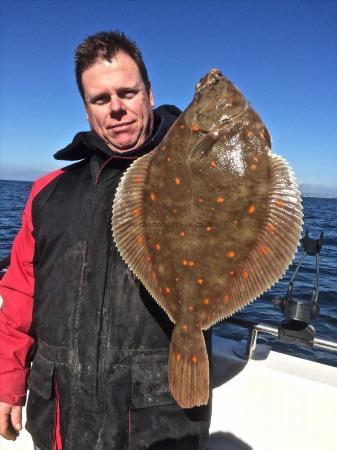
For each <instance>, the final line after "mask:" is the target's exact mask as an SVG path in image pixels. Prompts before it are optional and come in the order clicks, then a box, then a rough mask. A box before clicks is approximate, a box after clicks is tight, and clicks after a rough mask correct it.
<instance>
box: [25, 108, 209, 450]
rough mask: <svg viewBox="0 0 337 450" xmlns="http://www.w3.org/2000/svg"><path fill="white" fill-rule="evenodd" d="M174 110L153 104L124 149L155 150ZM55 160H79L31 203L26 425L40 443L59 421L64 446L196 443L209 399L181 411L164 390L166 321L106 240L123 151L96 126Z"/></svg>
mask: <svg viewBox="0 0 337 450" xmlns="http://www.w3.org/2000/svg"><path fill="white" fill-rule="evenodd" d="M178 114H179V111H178V110H177V109H176V108H175V107H171V106H166V107H161V108H158V109H157V110H155V117H156V120H155V129H154V133H153V136H152V137H151V138H150V140H149V141H148V142H146V143H145V144H144V145H143V146H142V147H140V148H139V149H137V151H131V152H129V153H128V154H127V155H123V156H124V157H125V156H127V157H128V158H136V157H138V156H140V155H142V154H144V153H147V152H148V151H150V150H152V149H153V148H154V147H155V146H156V145H158V143H159V142H160V141H161V140H162V138H163V137H164V135H165V134H166V131H167V130H168V128H169V126H170V125H171V124H172V123H173V121H174V120H175V119H176V117H177V116H178ZM56 158H58V159H68V160H77V159H81V158H84V159H83V160H82V161H80V162H77V163H75V164H72V165H71V166H68V167H66V168H65V169H63V170H62V171H61V172H60V174H59V175H58V176H56V177H55V178H54V179H53V180H52V181H50V182H49V183H48V184H47V185H46V186H45V187H44V188H43V189H42V190H40V191H39V193H38V194H37V195H36V196H35V198H34V200H33V203H32V222H33V227H34V239H35V253H34V262H35V264H34V276H35V300H34V309H33V321H32V324H31V328H30V334H31V335H32V336H34V337H35V338H36V339H37V348H36V353H35V357H34V362H33V367H32V369H31V373H30V376H29V387H30V395H29V400H28V406H27V419H28V421H27V429H28V430H29V431H30V433H31V434H32V435H33V439H34V441H35V443H36V445H38V446H39V447H40V448H41V449H42V450H54V449H55V448H57V447H55V443H54V441H55V439H56V435H57V430H59V431H60V433H61V438H62V443H63V450H94V449H95V450H124V449H125V450H127V449H128V450H129V449H132V450H136V449H137V450H138V449H139V450H140V449H153V450H155V449H170V450H174V449H184V450H187V449H188V450H189V449H191V450H194V449H195V450H197V449H205V448H206V440H207V435H208V427H209V419H210V407H202V408H195V409H192V410H182V409H181V408H180V407H179V406H178V405H177V404H176V403H175V401H174V399H173V398H172V397H171V394H170V392H169V391H168V386H167V360H168V348H169V342H170V335H171V332H172V324H171V322H170V320H169V319H168V318H167V316H166V314H165V313H164V312H163V310H162V309H161V308H160V307H159V306H158V305H157V304H156V302H155V301H154V300H153V299H151V298H150V297H149V295H148V294H147V292H146V291H145V289H144V287H143V286H142V284H141V283H140V282H139V281H138V280H137V279H135V277H134V276H133V275H132V273H131V272H130V270H129V269H128V268H127V266H126V265H125V263H124V262H123V261H122V259H121V257H120V256H119V253H118V251H117V249H116V247H115V244H114V242H113V240H112V234H111V211H112V203H113V199H114V195H115V190H116V188H117V185H118V183H119V180H120V178H121V176H122V174H123V172H124V170H125V169H126V168H127V167H128V165H129V164H130V163H131V162H132V159H125V158H123V159H120V158H111V151H110V150H109V149H108V148H107V146H106V145H105V144H104V142H103V141H102V140H101V139H99V138H98V136H97V135H96V134H95V133H93V132H88V133H79V134H77V135H76V136H75V138H74V140H73V142H72V143H71V144H70V145H69V146H68V147H66V148H65V149H63V150H61V151H59V152H58V153H57V154H56ZM208 338H209V336H208ZM208 341H209V339H208ZM57 411H59V413H58V412H57ZM59 420H60V422H59ZM58 422H59V424H58Z"/></svg>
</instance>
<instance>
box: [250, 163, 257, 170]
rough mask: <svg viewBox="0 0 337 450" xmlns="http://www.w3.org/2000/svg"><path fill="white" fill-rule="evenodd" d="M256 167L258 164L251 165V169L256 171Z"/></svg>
mask: <svg viewBox="0 0 337 450" xmlns="http://www.w3.org/2000/svg"><path fill="white" fill-rule="evenodd" d="M256 167H257V166H256V164H251V165H250V171H251V172H254V171H255V170H256Z"/></svg>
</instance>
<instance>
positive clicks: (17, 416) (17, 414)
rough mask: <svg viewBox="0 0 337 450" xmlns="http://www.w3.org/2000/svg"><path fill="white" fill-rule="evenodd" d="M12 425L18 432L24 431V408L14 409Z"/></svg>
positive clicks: (16, 407)
mask: <svg viewBox="0 0 337 450" xmlns="http://www.w3.org/2000/svg"><path fill="white" fill-rule="evenodd" d="M11 418H12V425H13V428H14V429H15V430H16V431H20V430H22V406H13V407H12V414H11Z"/></svg>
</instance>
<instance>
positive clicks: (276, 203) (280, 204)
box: [275, 200, 284, 208]
mask: <svg viewBox="0 0 337 450" xmlns="http://www.w3.org/2000/svg"><path fill="white" fill-rule="evenodd" d="M275 206H276V208H283V206H284V202H283V200H275Z"/></svg>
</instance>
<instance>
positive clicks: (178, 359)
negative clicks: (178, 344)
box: [176, 353, 181, 362]
mask: <svg viewBox="0 0 337 450" xmlns="http://www.w3.org/2000/svg"><path fill="white" fill-rule="evenodd" d="M176 360H177V362H179V361H180V360H181V354H180V353H177V354H176Z"/></svg>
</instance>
